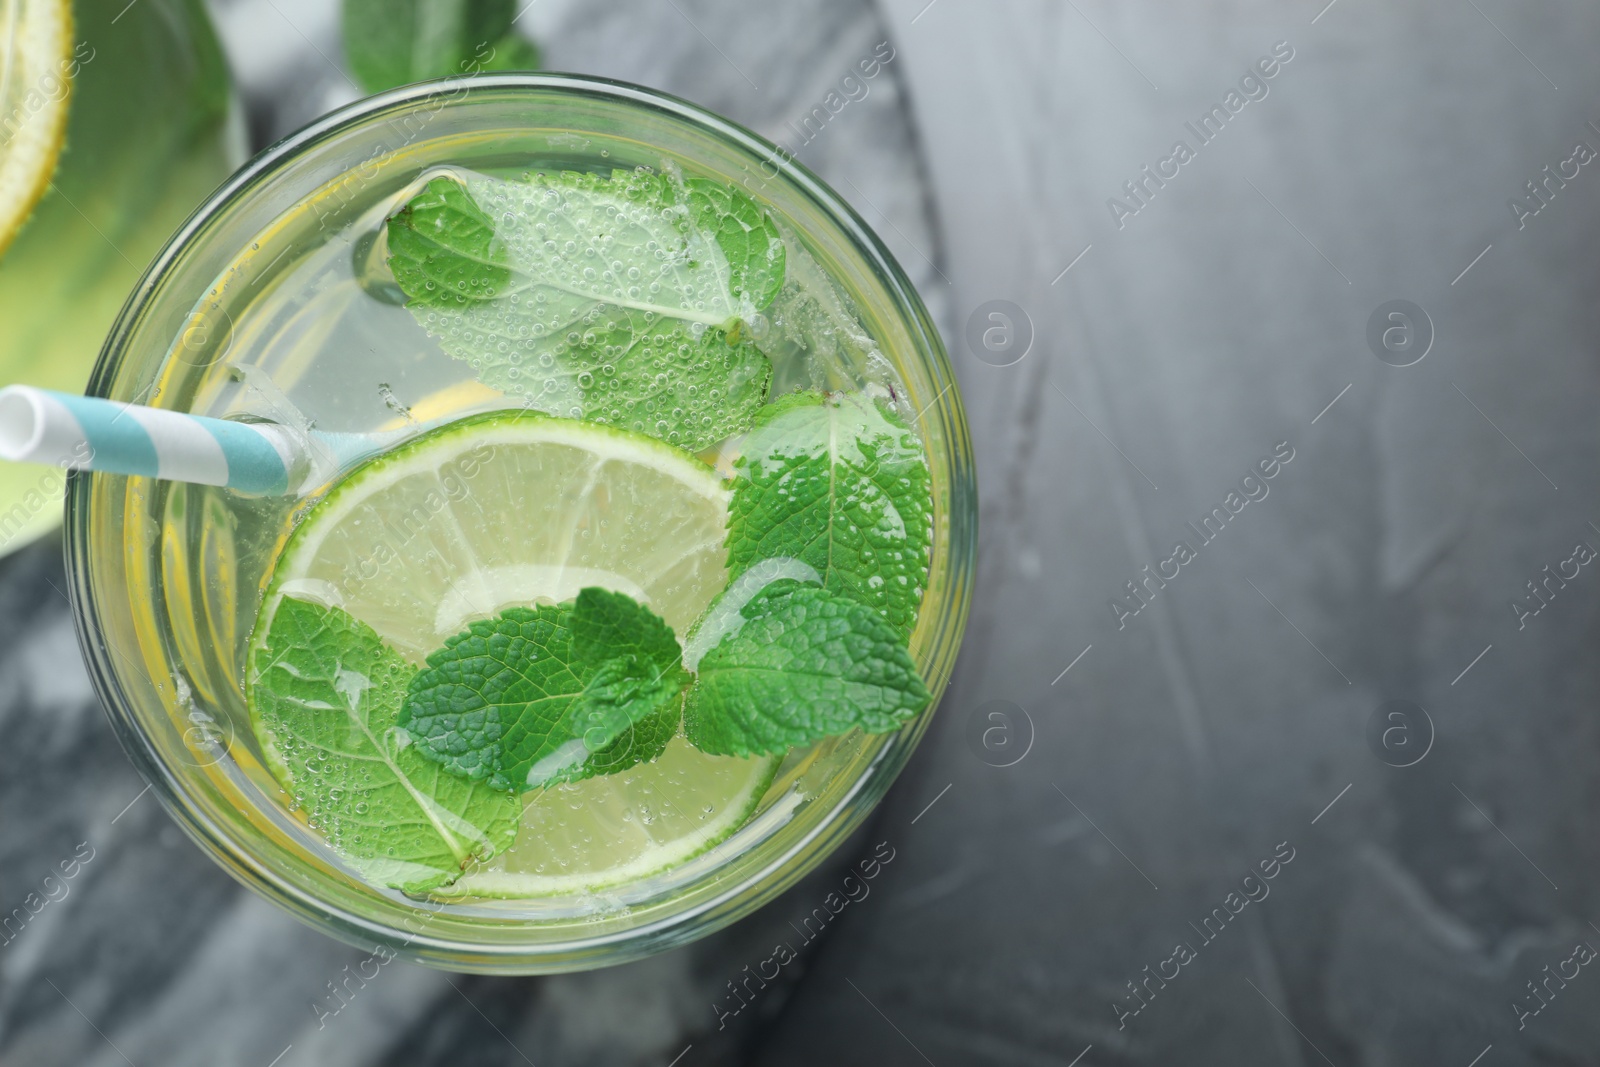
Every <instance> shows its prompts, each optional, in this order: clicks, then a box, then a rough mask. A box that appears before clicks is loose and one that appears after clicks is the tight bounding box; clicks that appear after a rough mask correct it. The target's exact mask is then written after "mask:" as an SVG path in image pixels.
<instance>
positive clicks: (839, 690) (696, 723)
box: [683, 579, 933, 756]
mask: <svg viewBox="0 0 1600 1067" xmlns="http://www.w3.org/2000/svg"><path fill="white" fill-rule="evenodd" d="M740 614H741V615H742V616H743V618H744V625H743V626H742V627H740V628H739V629H738V630H736V631H735V632H733V633H732V634H730V635H728V636H727V637H725V638H723V640H722V641H721V643H720V644H718V645H717V646H716V647H715V648H713V649H711V650H710V651H709V652H707V653H706V654H705V656H704V657H703V658H702V659H701V660H700V664H699V671H698V673H697V674H696V676H695V683H694V686H693V688H691V689H690V690H689V697H688V700H687V702H686V703H685V705H684V712H683V724H684V731H685V733H686V734H687V736H688V738H689V742H690V743H691V744H693V745H694V746H695V747H696V748H699V749H700V750H701V751H703V752H710V753H713V754H716V755H728V756H749V755H754V754H758V753H767V754H777V753H782V752H786V751H788V750H789V749H791V748H794V747H796V746H799V745H807V744H810V743H812V742H813V741H820V740H821V739H822V738H824V737H832V736H834V735H836V734H843V733H848V732H849V731H850V730H853V729H860V730H862V731H863V732H865V733H887V732H888V731H891V730H896V729H898V728H899V727H900V726H901V725H902V724H903V723H904V722H905V721H906V720H908V719H910V718H911V717H912V716H914V715H916V714H917V713H918V712H919V711H921V710H922V709H923V708H925V707H927V706H928V703H929V702H930V701H931V700H932V699H933V698H932V696H931V695H930V694H929V693H928V690H927V687H926V686H925V685H923V682H922V678H921V676H920V675H918V674H917V668H916V664H914V663H912V661H911V656H910V654H909V653H908V652H907V651H906V648H905V643H904V641H903V640H902V638H901V637H900V635H899V634H898V633H896V632H895V631H894V629H893V628H891V627H890V626H889V624H888V623H886V622H885V621H884V620H883V619H882V618H881V617H880V616H879V615H878V614H877V613H876V612H874V611H873V610H872V609H871V608H868V607H865V606H863V605H861V604H858V603H856V602H855V601H853V600H850V599H847V598H846V597H844V596H841V595H839V594H837V593H832V592H829V591H828V590H826V589H823V588H821V587H819V586H815V585H806V584H803V583H800V582H797V581H794V580H792V579H779V580H777V581H774V582H772V583H770V584H769V585H768V586H767V587H766V588H765V589H763V590H762V591H761V592H759V593H758V594H756V596H754V597H753V598H751V599H750V601H749V602H748V603H746V604H745V606H744V608H743V609H742V610H741V611H740Z"/></svg>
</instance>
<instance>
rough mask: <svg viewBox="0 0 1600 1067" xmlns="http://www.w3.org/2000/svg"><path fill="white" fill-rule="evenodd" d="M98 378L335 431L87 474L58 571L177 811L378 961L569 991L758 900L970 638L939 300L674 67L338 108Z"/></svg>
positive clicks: (188, 403) (194, 249)
mask: <svg viewBox="0 0 1600 1067" xmlns="http://www.w3.org/2000/svg"><path fill="white" fill-rule="evenodd" d="M90 391H91V392H92V393H93V394H95V395H98V396H105V397H110V398H113V399H119V400H126V401H133V400H142V401H143V402H145V403H149V404H154V405H156V406H160V407H165V408H170V409H174V410H178V411H188V412H193V413H197V414H205V415H212V416H219V417H226V418H235V419H242V420H250V421H266V422H271V423H275V424H277V425H278V426H280V427H282V428H283V429H284V431H285V432H286V433H287V434H288V435H289V437H291V438H292V439H294V440H297V441H299V442H301V444H302V445H303V451H304V461H303V462H300V463H299V464H298V465H296V466H295V467H294V469H293V470H292V472H291V475H292V477H291V481H292V483H293V484H291V485H289V486H287V487H286V488H287V490H288V491H286V492H284V493H282V494H278V495H271V496H246V495H242V494H239V493H236V492H234V491H231V490H224V489H215V488H209V487H201V486H193V485H185V484H180V483H174V482H164V481H157V480H150V479H141V478H133V477H121V476H108V475H100V474H95V475H86V474H79V473H75V474H74V475H73V476H72V484H71V486H70V487H69V496H68V508H67V529H68V534H67V536H68V560H69V568H70V572H71V574H70V577H71V582H72V594H73V600H74V605H75V608H76V611H77V618H78V623H79V632H80V637H81V640H82V644H83V648H84V651H85V655H86V658H87V659H88V662H89V664H90V669H91V673H92V675H93V677H94V680H95V684H96V686H97V688H98V690H99V692H100V694H101V697H102V699H103V700H104V702H105V704H106V706H107V708H108V709H109V713H110V716H111V719H112V721H113V723H114V724H115V726H116V728H117V731H118V733H119V735H120V737H121V739H122V742H123V744H124V746H125V747H126V748H127V750H128V752H129V753H130V755H131V756H132V758H133V759H134V761H135V762H136V763H137V764H138V765H139V767H140V769H141V770H142V771H143V772H144V774H145V775H146V776H147V777H148V778H149V779H150V780H151V782H152V783H154V785H155V789H156V792H157V794H158V795H159V796H161V798H162V799H163V801H164V802H165V804H166V805H167V807H168V808H169V810H171V811H172V812H173V814H174V815H175V816H176V817H177V819H178V821H179V822H180V823H181V824H182V825H183V826H184V827H185V829H186V830H187V831H188V832H189V833H190V834H191V836H193V837H194V838H195V840H197V841H198V842H199V843H200V844H201V845H202V846H203V847H204V848H205V849H206V850H208V851H209V852H210V853H211V854H212V855H213V856H214V857H215V858H216V859H217V860H218V862H220V863H221V864H223V866H225V867H226V868H227V869H228V870H229V871H231V872H232V873H233V874H234V875H235V876H236V877H238V878H239V879H240V880H241V881H243V882H244V883H245V884H247V885H249V886H250V887H251V888H253V889H255V890H257V891H258V892H260V893H262V894H263V895H264V896H266V897H268V898H269V899H271V900H273V901H275V902H277V903H278V904H280V905H282V906H283V907H285V908H287V909H288V910H290V911H291V912H292V913H294V914H296V915H297V916H299V917H301V918H302V919H304V920H306V921H308V922H310V923H312V924H314V925H317V926H319V927H321V928H323V929H325V930H327V931H328V932H330V933H332V934H334V935H336V936H338V937H341V938H344V939H345V940H347V941H350V942H352V943H356V944H360V945H364V946H368V947H373V946H376V947H379V948H381V949H383V950H384V951H388V952H394V953H398V954H401V955H405V956H407V957H409V958H412V959H416V960H419V961H422V962H426V963H432V964H435V965H439V966H444V967H449V968H452V969H459V970H473V971H482V972H501V973H537V972H551V971H562V970H574V969H580V968H585V967H594V966H601V965H604V964H608V963H614V962H620V961H622V960H626V959H631V958H636V957H638V956H642V955H645V954H648V953H651V952H655V951H660V950H662V949H666V948H670V947H673V946H676V945H680V944H683V943H685V942H687V941H689V940H691V939H693V938H695V937H698V936H701V935H703V934H705V933H707V932H709V931H712V930H715V929H717V928H719V927H721V926H723V925H726V924H727V923H729V922H732V921H733V920H735V919H737V918H738V917H740V916H741V915H744V914H746V913H748V912H749V911H751V910H752V909H754V908H756V907H758V906H759V905H760V904H762V903H764V902H765V901H767V900H769V899H771V898H772V897H773V896H774V895H776V894H777V893H778V892H780V891H781V890H783V889H784V888H785V887H787V886H789V885H791V884H792V883H793V882H794V881H795V880H796V879H798V878H799V877H800V876H801V875H802V874H804V873H805V872H806V871H808V870H809V869H811V868H812V867H813V866H815V865H816V864H817V863H818V862H820V861H821V859H822V858H823V857H824V856H825V855H826V854H827V853H828V851H829V850H830V849H832V848H834V847H835V846H837V845H838V844H839V843H840V842H841V841H842V840H844V838H845V837H846V836H847V835H848V834H849V833H850V832H851V831H852V830H853V829H855V828H856V827H858V826H859V825H860V824H861V821H862V820H863V819H864V818H865V816H866V814H867V813H868V812H869V811H870V809H871V807H872V806H873V805H874V804H875V803H876V802H877V800H878V799H879V798H880V797H881V796H882V795H883V793H884V791H885V790H886V789H887V788H888V786H889V784H890V783H891V781H892V780H893V778H894V777H895V775H896V774H897V773H898V772H899V770H900V768H901V767H902V766H903V765H904V763H905V761H906V759H907V758H908V757H909V755H910V753H911V751H912V749H913V748H914V746H915V745H916V743H917V741H918V739H919V738H920V737H921V735H922V734H923V732H924V731H925V730H926V728H927V725H928V723H929V720H930V717H931V715H932V712H933V707H934V704H935V703H936V702H937V695H938V694H939V693H940V692H941V691H942V690H943V689H944V687H945V685H946V683H947V680H948V676H949V673H950V671H951V669H952V667H953V665H954V659H955V655H956V650H957V646H958V644H959V642H960V638H961V633H962V629H963V626H964V624H965V620H966V614H967V606H968V601H969V597H970V588H971V581H972V569H973V557H974V550H975V542H976V527H975V524H976V508H975V502H976V495H975V485H974V481H973V468H972V462H971V454H970V443H969V441H968V437H967V430H966V424H965V421H964V417H963V415H962V410H961V403H960V397H959V392H958V390H957V389H956V387H955V384H954V378H953V376H952V373H951V369H950V367H949V364H948V362H947V360H946V357H945V354H944V351H943V349H942V347H941V345H940V342H939V339H938V335H937V333H936V331H935V329H934V327H933V325H932V323H931V322H930V321H929V319H928V316H927V313H926V311H925V310H924V308H923V306H922V303H921V301H920V300H919V299H918V297H917V295H916V293H915V292H914V291H913V289H912V287H911V285H910V284H909V282H908V281H907V280H906V278H905V276H904V274H903V273H902V272H901V270H900V268H899V267H898V266H897V265H896V264H895V262H894V260H893V259H892V258H891V257H890V255H889V253H888V252H887V251H886V250H885V248H884V247H883V245H882V243H881V242H880V241H879V240H878V239H877V238H876V237H875V236H874V235H873V234H872V232H871V231H870V230H868V228H867V227H866V226H865V225H864V224H863V223H862V221H861V220H860V219H859V218H858V217H857V216H856V215H855V213H854V212H852V211H851V210H850V208H849V207H847V206H846V205H845V204H844V203H843V202H842V201H841V200H840V199H839V198H838V197H837V196H836V195H835V194H834V193H833V192H832V191H831V190H829V189H828V188H827V187H825V186H824V185H823V184H822V183H821V182H819V181H818V180H817V179H816V178H815V177H813V176H812V175H810V174H809V173H808V172H806V171H805V170H804V169H803V168H802V167H800V166H798V165H796V164H794V163H793V162H790V161H787V160H786V159H784V158H783V157H782V156H780V155H779V154H778V152H777V150H776V149H775V148H773V146H771V145H770V144H769V143H767V142H765V141H763V140H761V139H760V138H758V137H756V136H754V135H752V134H751V133H749V132H747V131H745V130H743V129H741V128H739V127H737V126H734V125H732V124H731V123H728V122H727V121H725V120H723V119H720V118H718V117H716V116H714V115H711V114H709V113H707V112H705V111H702V110H700V109H699V108H697V107H694V106H693V105H690V104H687V103H684V102H683V101H680V100H676V99H673V98H670V97H667V96H663V95H661V94H658V93H655V92H652V91H649V90H646V89H641V88H637V87H634V86H629V85H624V84H619V83H615V82H609V81H602V80H598V79H589V78H580V77H573V76H565V75H521V74H518V75H488V74H485V75H479V76H477V77H473V78H467V79H458V80H452V81H445V82H437V83H431V84H428V85H421V86H413V87H410V88H407V89H403V90H398V91H396V92H392V93H389V94H386V95H383V96H380V97H376V98H373V99H370V100H366V101H362V102H361V103H358V104H356V105H353V106H351V107H349V108H347V109H345V110H343V111H340V112H337V113H335V114H332V115H330V116H328V117H326V118H324V119H323V120H321V121H319V122H318V123H316V124H315V125H313V126H311V127H309V128H307V129H306V130H304V131H303V132H301V133H300V134H298V135H296V136H294V137H292V138H290V139H289V140H287V141H285V142H283V143H282V144H280V145H278V146H276V147H275V148H273V149H272V150H270V151H269V152H267V153H265V154H264V155H263V156H261V157H259V158H258V159H256V160H255V161H254V162H253V163H251V164H250V165H249V166H247V167H246V168H245V169H244V170H242V171H241V172H240V173H238V174H237V175H235V177H234V178H233V179H232V180H230V181H229V182H228V183H227V185H225V186H224V187H223V188H222V189H221V190H219V191H218V192H217V193H216V194H215V195H214V196H213V198H212V199H211V200H210V201H209V202H208V203H207V204H206V205H205V207H204V208H203V209H202V210H201V211H200V212H199V213H198V214H197V215H196V216H195V217H194V218H193V219H192V220H191V221H190V222H189V224H188V225H187V226H186V227H185V228H184V229H183V230H182V231H181V232H180V233H179V234H178V235H177V236H176V237H175V238H174V239H173V240H172V242H171V243H170V244H169V245H168V247H167V249H166V251H165V252H164V253H163V254H162V255H161V256H160V258H159V259H158V260H157V261H156V263H155V264H154V265H153V266H152V268H151V269H150V271H149V273H148V274H147V275H146V276H145V278H144V280H143V282H142V283H141V284H140V286H139V288H138V289H137V291H136V292H135V293H134V295H133V297H132V298H131V299H130V301H129V303H128V305H127V307H126V308H125V309H124V311H123V314H122V317H121V319H120V320H119V322H118V324H117V327H116V329H115V331H114V333H113V335H112V336H111V338H110V339H109V341H108V343H107V345H106V348H105V350H104V353H103V354H102V356H101V359H100V363H99V365H98V367H97V369H96V372H95V375H94V378H93V381H92V383H91V387H90ZM351 456H356V457H357V458H355V459H350V458H349V457H351Z"/></svg>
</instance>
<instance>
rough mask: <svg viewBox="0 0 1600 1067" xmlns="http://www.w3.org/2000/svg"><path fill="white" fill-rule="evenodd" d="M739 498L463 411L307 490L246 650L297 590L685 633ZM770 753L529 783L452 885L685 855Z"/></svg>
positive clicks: (674, 746) (411, 633)
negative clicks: (588, 605) (597, 607)
mask: <svg viewBox="0 0 1600 1067" xmlns="http://www.w3.org/2000/svg"><path fill="white" fill-rule="evenodd" d="M0 2H4V0H0ZM727 508H728V494H727V490H726V489H725V488H724V486H723V482H722V479H721V478H720V477H719V476H718V475H717V473H716V472H715V471H713V470H712V469H711V468H710V467H708V466H706V465H705V464H704V463H701V462H700V461H699V460H697V459H695V458H694V457H693V456H690V455H689V454H687V453H685V452H682V451H679V450H678V449H676V448H673V447H672V446H671V445H667V444H664V443H662V442H660V441H657V440H655V439H653V438H649V437H643V436H640V435H638V434H634V433H631V432H629V431H626V430H621V429H617V428H615V427H610V426H601V425H597V424H595V423H587V422H577V421H574V420H571V419H558V418H551V417H549V416H544V415H536V414H529V413H526V412H522V411H518V412H497V413H492V414H488V415H479V416H473V417H470V418H466V419H462V420H460V421H458V422H453V423H450V424H448V425H446V426H443V427H441V428H439V429H437V430H434V431H431V432H429V433H426V434H423V435H422V436H420V437H418V438H415V439H414V440H412V441H409V442H407V443H406V444H404V445H401V446H400V447H399V448H397V449H395V450H394V451H392V452H389V453H387V454H385V455H382V456H379V457H378V458H376V459H374V460H372V461H371V462H369V463H367V464H366V465H364V466H362V467H359V468H357V469H356V470H354V471H352V472H351V473H350V474H349V475H347V476H346V477H345V478H344V479H343V480H342V481H341V482H339V483H338V484H337V485H335V486H334V487H333V489H332V490H330V491H329V492H328V494H327V495H326V496H325V497H324V498H323V499H322V500H321V501H320V502H318V503H317V504H315V505H313V506H312V507H311V509H310V510H309V511H308V512H307V513H306V514H305V516H304V518H303V519H301V521H300V524H299V526H297V527H296V528H295V530H294V531H293V533H291V534H290V536H289V539H288V541H287V542H286V543H285V545H284V548H283V551H282V552H281V553H280V555H279V559H278V563H277V566H276V568H275V570H274V571H273V573H272V577H271V580H270V582H269V584H268V587H267V593H266V596H265V598H264V600H263V607H262V612H261V616H260V618H259V619H258V620H257V622H256V628H255V635H254V636H253V637H252V649H253V646H254V645H255V643H257V642H259V641H260V640H261V637H262V635H263V634H265V633H266V632H267V628H268V626H269V624H270V622H271V616H272V612H273V611H274V610H275V609H276V607H277V604H278V602H279V601H280V600H281V598H282V597H283V596H284V595H285V594H292V595H294V596H296V597H301V598H306V599H311V600H318V601H322V602H324V603H327V604H331V605H335V606H337V607H341V608H343V609H344V610H345V611H347V612H349V613H350V614H352V615H354V616H355V617H356V618H358V619H360V620H361V621H362V622H364V623H366V624H367V625H369V626H371V627H372V628H373V629H374V630H376V631H377V632H378V633H379V634H380V635H381V636H382V637H383V638H384V639H385V640H386V641H388V642H389V643H390V644H391V645H392V646H393V647H394V648H396V649H397V650H399V651H400V652H401V653H402V654H404V655H406V656H408V657H409V658H411V659H413V660H414V661H416V662H419V663H420V662H422V661H423V659H424V658H425V657H426V656H427V654H428V653H430V652H432V651H434V650H435V649H437V648H439V647H440V646H441V645H443V644H444V642H445V639H446V638H447V637H450V636H453V635H454V634H456V633H458V632H460V631H461V630H462V629H463V628H464V627H465V625H466V623H467V622H469V621H471V620H473V619H477V618H486V617H489V616H492V615H494V614H496V613H497V612H499V611H501V610H503V609H504V608H507V607H510V606H513V605H518V604H523V605H526V604H531V603H535V602H537V601H547V602H551V603H560V602H563V601H566V600H570V599H571V598H572V597H574V596H576V595H577V593H578V591H579V590H580V589H582V588H584V587H585V586H590V585H597V586H601V587H602V588H606V589H612V590H616V591H618V592H623V593H627V594H628V595H629V596H631V597H633V598H635V599H636V600H638V601H640V602H641V603H643V604H646V605H648V606H649V607H650V608H651V609H652V610H653V611H655V612H656V613H657V614H658V615H660V616H661V617H662V618H664V619H665V620H666V621H667V622H668V624H670V625H671V626H672V628H673V630H674V631H675V632H677V633H678V634H680V635H682V634H686V633H687V632H688V630H689V627H690V625H691V624H692V623H693V622H694V621H695V620H696V619H698V618H699V617H700V615H701V614H702V613H703V612H704V611H705V608H706V605H708V604H709V603H710V602H711V600H712V599H713V598H714V597H715V596H716V595H717V594H718V593H719V592H721V591H722V589H723V587H724V586H726V585H727V580H728V575H727V569H726V561H727V546H726V544H725V543H724V535H725V530H726V521H727ZM778 762H779V761H778V759H776V758H766V759H738V758H731V757H724V756H710V755H707V754H705V753H703V752H701V751H699V750H698V749H696V748H693V747H692V746H690V745H689V744H688V742H686V741H684V740H683V738H682V737H681V736H679V737H677V738H674V739H673V740H672V741H671V742H670V743H669V744H668V745H667V749H666V751H665V752H664V753H663V754H662V755H661V756H660V757H659V758H657V759H656V760H654V761H652V762H650V763H643V764H639V765H638V766H636V767H632V768H630V769H628V770H626V771H623V772H621V773H619V774H613V775H607V776H604V777H599V778H593V779H589V780H586V781H583V782H579V783H576V784H567V785H562V786H558V787H554V788H551V789H547V790H543V791H540V792H538V793H533V794H530V795H529V797H528V799H527V802H526V805H525V807H524V809H523V818H522V823H521V826H520V827H519V829H518V831H517V838H516V841H515V842H514V843H513V845H512V846H511V848H510V849H509V850H508V851H506V852H504V853H502V854H501V855H500V856H498V857H496V858H495V859H493V860H491V861H490V863H489V864H488V865H486V866H484V867H482V868H480V869H477V870H474V871H473V872H471V873H469V874H468V875H465V876H463V877H462V878H461V880H460V881H458V882H457V883H456V885H455V886H454V887H452V888H450V889H448V890H444V891H443V892H447V893H449V894H451V895H453V896H455V895H474V896H492V897H528V896H550V895H565V894H571V893H578V892H585V891H590V890H594V889H598V888H602V887H604V886H611V885H617V884H619V883H622V882H627V881H630V880H633V879H636V878H640V877H643V876H645V875H648V874H652V873H654V872H657V871H660V870H662V869H664V868H667V867H670V866H673V865H674V864H678V863H682V862H684V861H685V860H687V859H689V858H690V857H692V856H695V855H697V854H699V853H700V852H703V851H705V850H706V849H708V848H710V847H711V846H713V845H715V844H716V843H717V842H719V841H721V840H723V839H724V838H726V837H727V836H728V835H729V834H731V833H733V832H734V831H735V830H737V829H738V828H739V827H740V826H741V825H743V824H744V823H745V822H746V821H747V820H748V819H749V818H750V816H751V814H752V813H753V812H754V811H755V808H756V805H757V804H758V803H759V802H760V800H761V797H762V794H763V793H764V792H765V791H766V789H767V786H768V785H769V784H770V783H771V781H772V776H773V774H774V773H775V771H776V769H777V765H778Z"/></svg>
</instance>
